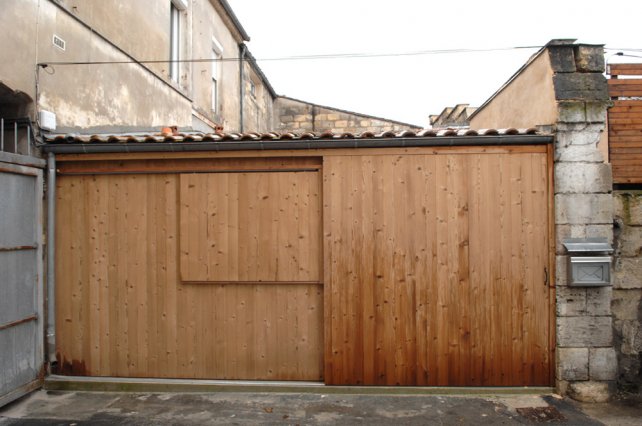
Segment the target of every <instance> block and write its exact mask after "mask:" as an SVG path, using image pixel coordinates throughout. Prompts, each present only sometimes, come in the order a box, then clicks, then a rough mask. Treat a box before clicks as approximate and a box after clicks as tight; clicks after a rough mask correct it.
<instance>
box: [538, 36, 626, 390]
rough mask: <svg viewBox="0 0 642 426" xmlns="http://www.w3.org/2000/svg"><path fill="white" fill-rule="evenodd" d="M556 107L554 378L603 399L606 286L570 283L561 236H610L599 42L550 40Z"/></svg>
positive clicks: (611, 375)
mask: <svg viewBox="0 0 642 426" xmlns="http://www.w3.org/2000/svg"><path fill="white" fill-rule="evenodd" d="M549 55H550V61H551V66H552V68H553V72H554V76H553V87H554V90H555V97H556V101H557V108H558V120H557V123H556V125H555V132H556V145H555V169H554V174H555V176H554V179H555V189H554V191H555V231H556V263H557V266H556V290H557V291H556V297H557V303H556V314H557V315H556V317H557V324H556V326H557V328H556V334H557V346H556V357H557V359H556V382H557V387H558V389H559V391H560V392H562V393H567V394H569V395H570V396H572V397H574V398H576V399H579V400H583V401H605V400H606V399H608V398H609V396H610V394H611V393H612V391H613V389H614V387H615V379H616V376H617V355H616V352H615V349H614V346H613V318H612V314H611V298H612V296H613V290H612V288H611V287H569V286H568V284H569V283H568V278H567V262H568V253H567V252H566V249H565V248H564V246H563V244H562V242H563V241H564V239H566V238H586V237H604V238H606V239H607V240H608V241H609V242H612V241H613V198H612V185H613V184H612V174H611V168H610V165H609V164H607V163H605V159H604V157H603V154H602V152H601V151H600V148H599V147H598V143H599V142H600V140H601V137H602V133H603V132H604V131H605V127H606V109H607V107H608V93H607V90H606V79H605V78H604V76H603V75H602V72H603V70H604V59H603V51H602V48H601V47H600V46H587V45H574V44H566V45H552V46H549Z"/></svg>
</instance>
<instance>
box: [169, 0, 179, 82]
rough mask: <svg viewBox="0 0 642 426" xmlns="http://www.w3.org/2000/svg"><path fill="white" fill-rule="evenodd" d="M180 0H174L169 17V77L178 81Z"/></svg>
mask: <svg viewBox="0 0 642 426" xmlns="http://www.w3.org/2000/svg"><path fill="white" fill-rule="evenodd" d="M176 2H180V0H172V3H171V5H170V17H169V60H170V62H169V78H170V80H172V81H174V82H177V83H178V75H179V71H180V67H179V64H180V63H179V62H178V60H180V55H181V49H180V43H181V9H180V8H179V7H177V6H176Z"/></svg>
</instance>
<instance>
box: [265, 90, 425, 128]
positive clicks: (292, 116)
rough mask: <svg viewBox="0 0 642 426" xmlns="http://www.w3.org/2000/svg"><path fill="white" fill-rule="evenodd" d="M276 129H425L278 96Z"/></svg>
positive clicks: (276, 101)
mask: <svg viewBox="0 0 642 426" xmlns="http://www.w3.org/2000/svg"><path fill="white" fill-rule="evenodd" d="M274 120H275V122H274V129H275V130H276V131H279V132H294V133H304V132H315V133H322V132H325V131H331V132H333V133H346V132H347V133H354V134H359V133H363V132H373V133H381V132H386V131H389V130H390V131H401V130H414V131H417V130H420V129H421V126H417V125H414V124H409V123H403V122H400V121H394V120H387V119H385V118H380V117H372V116H369V115H365V114H358V113H355V112H350V111H344V110H340V109H336V108H332V107H327V106H322V105H317V104H312V103H309V102H304V101H300V100H297V99H292V98H287V97H278V98H277V99H276V100H275V103H274Z"/></svg>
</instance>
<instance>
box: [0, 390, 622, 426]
mask: <svg viewBox="0 0 642 426" xmlns="http://www.w3.org/2000/svg"><path fill="white" fill-rule="evenodd" d="M544 422H546V423H559V424H563V425H582V426H590V425H599V424H602V423H600V422H599V421H597V420H595V419H593V418H591V417H589V416H588V415H587V414H585V413H584V412H583V411H581V410H580V409H579V406H578V405H577V404H574V403H571V402H569V401H566V400H562V399H559V398H558V397H555V396H552V395H547V396H535V395H521V396H501V397H466V396H434V395H425V396H423V395H420V396H417V395H412V396H411V395H409V396H401V395H394V396H393V395H341V394H327V395H325V394H292V393H289V394H279V393H114V392H112V393H107V392H67V391H44V390H41V391H37V392H34V393H32V394H31V395H29V396H27V397H25V398H23V399H21V400H19V401H17V402H15V403H13V404H11V405H9V406H7V407H4V409H2V410H0V425H2V426H5V425H73V426H76V425H158V424H175V425H202V424H226V425H235V424H237V425H259V424H260V425H272V424H274V425H296V424H300V425H321V424H323V425H325V424H341V425H344V424H345V425H352V424H365V425H390V424H394V425H459V424H462V425H467V424H472V425H497V424H505V425H511V424H534V423H544ZM631 424H634V423H631Z"/></svg>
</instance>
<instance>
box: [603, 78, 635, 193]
mask: <svg viewBox="0 0 642 426" xmlns="http://www.w3.org/2000/svg"><path fill="white" fill-rule="evenodd" d="M638 69H639V67H638ZM626 70H629V71H630V69H629V68H627V69H626ZM611 81H614V82H616V81H617V82H630V81H635V82H638V83H639V82H640V81H642V80H631V79H617V80H609V83H610V82H611ZM616 87H621V86H614V85H612V84H611V83H610V85H609V93H610V95H611V96H641V95H642V86H640V85H639V84H638V85H636V86H634V87H636V88H637V92H636V93H637V94H618V93H619V92H616V91H615V88H616ZM631 87H633V86H631ZM608 131H609V161H610V162H611V164H612V169H613V183H616V184H631V183H642V101H641V100H639V99H633V100H614V101H613V107H611V108H610V109H609V110H608Z"/></svg>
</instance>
